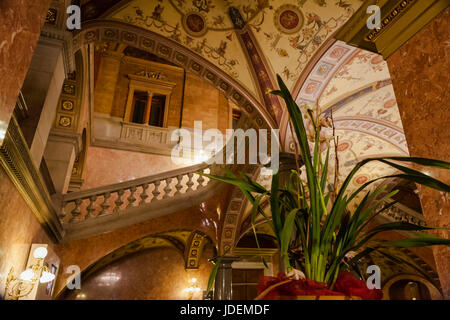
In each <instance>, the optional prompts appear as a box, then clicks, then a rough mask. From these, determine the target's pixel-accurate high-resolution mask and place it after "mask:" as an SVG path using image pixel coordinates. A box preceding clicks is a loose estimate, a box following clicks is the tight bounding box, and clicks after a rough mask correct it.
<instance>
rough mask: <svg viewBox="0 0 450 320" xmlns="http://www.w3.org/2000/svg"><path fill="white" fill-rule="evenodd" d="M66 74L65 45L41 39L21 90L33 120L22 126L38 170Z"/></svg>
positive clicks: (24, 121) (30, 118)
mask: <svg viewBox="0 0 450 320" xmlns="http://www.w3.org/2000/svg"><path fill="white" fill-rule="evenodd" d="M65 74H66V71H65V69H64V57H63V42H62V41H60V40H55V39H46V38H44V37H41V39H40V40H39V42H38V45H37V46H36V50H35V52H34V55H33V59H32V60H31V64H30V69H29V70H28V72H27V76H26V78H25V81H24V83H23V87H22V93H23V96H24V99H25V102H26V103H27V105H28V108H29V109H30V116H29V117H28V118H26V119H24V120H23V121H21V122H20V128H21V130H22V132H23V134H24V137H25V139H26V140H27V143H28V146H29V148H30V152H31V158H32V159H33V162H34V164H35V166H36V167H37V168H39V166H40V164H41V160H42V156H43V154H44V149H45V145H46V142H47V139H48V136H49V133H50V130H51V128H52V127H53V123H54V121H55V116H56V109H57V106H58V99H59V96H60V94H61V89H62V86H63V83H64V78H65Z"/></svg>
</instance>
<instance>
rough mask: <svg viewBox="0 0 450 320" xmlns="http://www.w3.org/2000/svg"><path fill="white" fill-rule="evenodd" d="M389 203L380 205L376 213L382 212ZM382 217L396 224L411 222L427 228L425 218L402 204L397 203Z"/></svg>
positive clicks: (385, 211) (383, 213)
mask: <svg viewBox="0 0 450 320" xmlns="http://www.w3.org/2000/svg"><path fill="white" fill-rule="evenodd" d="M388 203H389V202H383V203H382V204H380V205H379V206H378V207H377V209H376V210H375V211H378V210H380V209H381V208H383V206H385V205H387V204H388ZM382 215H383V216H384V217H386V218H388V219H390V220H394V221H396V222H409V223H412V224H415V225H418V226H425V225H426V222H425V218H424V217H423V215H422V214H420V213H419V212H416V211H414V210H412V209H410V208H408V207H406V206H404V205H402V204H401V203H396V204H394V205H393V206H391V207H389V208H388V209H387V210H384V211H383V212H382Z"/></svg>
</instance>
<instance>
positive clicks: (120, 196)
mask: <svg viewBox="0 0 450 320" xmlns="http://www.w3.org/2000/svg"><path fill="white" fill-rule="evenodd" d="M124 193H125V191H124V190H122V189H121V190H119V191H117V199H116V201H114V203H115V204H116V207H115V208H114V212H115V213H118V212H119V211H120V206H121V205H123V200H122V196H123V194H124Z"/></svg>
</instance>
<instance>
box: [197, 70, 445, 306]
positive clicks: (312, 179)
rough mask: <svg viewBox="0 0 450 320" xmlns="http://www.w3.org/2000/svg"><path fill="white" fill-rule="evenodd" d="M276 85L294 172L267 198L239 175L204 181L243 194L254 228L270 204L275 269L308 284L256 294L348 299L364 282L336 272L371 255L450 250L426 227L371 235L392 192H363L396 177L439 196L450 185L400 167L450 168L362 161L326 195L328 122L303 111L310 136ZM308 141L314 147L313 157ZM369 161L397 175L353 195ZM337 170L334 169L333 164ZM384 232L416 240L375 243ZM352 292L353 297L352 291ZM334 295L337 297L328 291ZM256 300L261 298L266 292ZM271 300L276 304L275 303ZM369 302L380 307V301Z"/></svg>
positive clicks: (275, 183) (282, 282) (289, 282)
mask: <svg viewBox="0 0 450 320" xmlns="http://www.w3.org/2000/svg"><path fill="white" fill-rule="evenodd" d="M277 79H278V85H279V87H280V89H279V90H274V91H271V92H269V93H270V94H275V95H278V96H280V97H282V98H283V99H284V101H285V103H286V107H287V110H288V111H289V115H290V121H291V128H293V130H294V131H295V135H296V137H297V141H298V148H299V150H297V152H296V157H297V160H298V161H297V170H292V174H291V177H290V180H289V183H288V184H287V185H285V186H284V185H283V186H280V184H279V177H278V173H276V174H274V175H273V177H272V185H271V190H266V189H265V188H264V187H263V186H261V185H260V184H258V183H257V182H255V181H252V180H251V179H250V178H249V177H248V176H246V175H245V174H242V173H240V176H239V177H238V176H236V175H235V174H233V173H232V172H231V171H229V170H225V176H217V175H208V174H205V176H207V177H209V178H211V179H216V180H220V181H223V182H226V183H229V184H232V185H235V186H237V187H239V188H240V189H241V191H242V192H243V194H244V195H245V196H246V197H247V199H248V200H249V201H250V202H251V203H252V204H253V209H252V213H251V218H252V223H254V221H255V219H256V216H257V215H259V214H261V215H264V216H266V215H265V213H264V211H263V210H262V208H261V206H260V203H261V201H262V200H263V199H265V198H268V199H269V201H270V211H271V217H266V218H267V219H268V220H269V222H270V224H271V226H272V229H273V232H274V234H275V236H276V240H277V243H278V247H279V250H280V255H281V261H282V263H281V265H283V264H284V266H285V271H286V272H287V273H288V274H292V271H295V270H296V269H299V270H300V271H301V272H296V273H297V274H299V273H300V274H301V275H304V277H305V278H306V279H303V280H293V279H292V278H291V277H289V276H286V275H283V274H282V275H280V276H279V277H278V279H272V280H273V281H272V282H269V283H266V284H265V285H263V288H264V289H265V290H261V291H267V292H266V294H267V293H268V292H270V291H274V290H275V291H276V290H277V289H276V288H278V289H280V288H282V287H283V286H291V287H292V286H293V287H294V288H290V289H289V288H288V289H286V290H284V291H283V290H279V291H278V294H280V292H281V294H280V295H283V292H284V293H285V294H286V292H288V294H289V292H290V291H292V292H294V295H295V292H297V295H298V292H300V293H304V292H311V293H312V294H313V295H316V296H321V295H324V296H330V295H336V294H338V293H339V292H341V293H342V294H341V295H343V296H349V295H351V293H352V292H361V290H362V291H364V290H367V287H365V282H364V283H363V281H361V280H358V279H356V278H353V279H351V276H350V274H349V273H346V272H341V271H344V270H358V262H359V261H360V260H361V259H362V258H364V257H365V256H367V255H368V254H370V253H371V252H372V251H374V250H380V249H381V248H383V247H387V246H395V247H418V246H430V245H447V246H449V245H450V239H442V238H438V237H435V236H433V235H430V234H428V233H425V232H423V231H426V230H430V229H436V228H432V227H425V226H418V225H414V224H410V223H407V222H391V223H384V224H379V225H377V226H375V227H370V222H371V221H373V219H374V218H375V217H376V216H378V215H379V214H381V213H382V212H383V211H384V210H386V209H388V208H389V207H390V206H392V205H394V204H395V203H396V202H395V201H393V202H390V203H389V204H387V205H385V206H383V207H382V209H381V210H378V211H376V208H377V207H378V206H379V204H380V203H381V201H384V200H387V199H389V198H391V197H392V196H393V195H394V194H395V193H396V192H397V191H393V192H390V193H387V194H386V195H384V196H382V197H381V199H378V198H379V195H380V194H382V192H383V191H384V189H385V188H384V187H378V188H375V190H373V191H367V187H368V186H369V185H371V184H372V183H374V182H375V181H379V180H382V179H387V178H393V177H396V178H402V179H406V180H409V181H413V182H415V183H419V184H422V185H425V186H428V187H431V188H434V189H437V190H439V191H443V192H449V191H450V186H449V185H447V184H445V183H443V182H441V181H438V180H436V179H434V178H433V177H431V176H428V175H425V174H423V173H422V172H420V171H417V170H414V169H412V168H409V167H407V166H404V165H403V164H402V163H405V162H406V163H414V164H418V165H422V166H428V167H436V168H444V169H450V163H448V162H444V161H439V160H432V159H425V158H417V157H383V158H369V159H364V160H362V161H360V162H359V163H357V164H356V165H355V166H354V168H353V169H352V170H351V171H350V173H349V174H348V175H347V177H346V178H345V180H344V181H343V182H342V183H339V181H337V178H338V173H337V172H335V178H334V179H335V183H334V187H332V188H330V186H329V185H327V177H328V175H329V173H330V172H329V170H328V167H329V157H330V148H329V147H328V148H327V149H328V150H327V152H326V156H323V154H322V150H321V145H322V146H323V142H324V141H323V137H322V134H321V130H322V127H323V126H326V121H324V119H320V117H319V115H314V113H313V112H312V110H308V111H307V112H306V113H305V118H309V119H308V121H309V122H310V124H309V125H312V128H313V129H312V134H311V131H310V132H308V131H307V130H306V129H305V124H304V121H303V116H304V115H303V114H302V111H301V110H300V108H299V107H298V106H297V104H296V103H295V101H294V99H293V98H292V96H291V94H290V92H289V90H288V89H287V87H286V85H285V84H284V82H283V80H282V79H281V77H280V76H279V75H277ZM308 138H309V140H313V145H312V150H313V151H312V152H311V150H310V146H309V141H308ZM336 144H337V143H335V146H336ZM324 153H325V152H324ZM336 154H337V152H336ZM336 157H337V155H336ZM300 160H301V163H300ZM371 161H379V162H382V163H384V164H387V165H389V166H391V167H393V168H395V169H397V170H398V171H399V172H400V173H398V174H393V175H390V176H385V177H381V178H377V179H374V180H371V181H368V182H366V183H364V184H363V185H362V186H361V187H359V188H358V189H357V190H355V191H351V190H349V184H350V181H351V180H352V178H353V177H354V176H355V174H356V173H357V172H358V170H359V169H360V168H361V167H362V166H364V165H365V164H367V163H369V162H371ZM300 164H302V165H303V166H304V169H303V167H302V169H303V170H304V172H305V174H306V176H305V177H304V179H302V177H301V174H300ZM337 168H338V164H336V169H337ZM362 192H364V196H363V198H362V200H361V201H360V202H359V203H358V204H357V206H356V209H355V210H353V211H352V212H350V210H349V203H350V202H351V201H352V200H354V199H355V197H356V196H357V195H359V194H360V193H362ZM377 197H378V198H377ZM390 230H394V231H402V230H403V231H410V232H412V233H415V234H416V236H415V237H411V238H406V239H403V240H397V241H381V240H377V241H374V237H375V236H376V235H378V234H379V233H381V232H385V231H390ZM255 236H256V234H255ZM216 267H217V265H216V266H215V268H213V271H212V273H211V278H210V281H209V286H211V285H212V282H213V279H214V277H215V273H216V272H217V269H216ZM294 268H295V269H294ZM358 281H359V282H358ZM362 283H363V284H362ZM363 286H364V288H363ZM352 288H353V289H355V290H353V291H352V290H351V289H352ZM338 289H339V291H337V292H336V291H333V290H338ZM347 289H350V290H347ZM308 290H309V291H308ZM358 290H360V291H358ZM260 293H262V294H263V295H264V292H260ZM365 294H367V292H365V293H361V294H359V296H360V297H363V298H364V297H366V298H367V295H366V296H365ZM271 297H272V298H274V296H273V295H272V296H271ZM304 298H306V297H304ZM372 298H374V297H372ZM375 298H380V299H381V297H379V296H378V295H377V297H375Z"/></svg>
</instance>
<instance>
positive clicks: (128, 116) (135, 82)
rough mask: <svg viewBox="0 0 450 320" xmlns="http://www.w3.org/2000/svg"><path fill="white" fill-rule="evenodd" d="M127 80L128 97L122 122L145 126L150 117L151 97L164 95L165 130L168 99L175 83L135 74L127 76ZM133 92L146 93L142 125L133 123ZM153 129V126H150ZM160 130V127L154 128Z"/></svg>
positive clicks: (164, 126)
mask: <svg viewBox="0 0 450 320" xmlns="http://www.w3.org/2000/svg"><path fill="white" fill-rule="evenodd" d="M128 78H129V79H130V82H129V84H128V97H127V102H126V107H125V114H124V121H125V122H129V123H133V124H136V125H139V124H141V125H147V126H150V125H149V124H148V121H149V117H150V109H151V102H152V97H153V95H154V94H158V95H164V96H166V101H165V104H164V121H163V126H162V128H167V121H168V114H169V106H170V98H171V95H172V93H173V89H174V88H175V86H176V83H174V82H170V81H164V80H159V79H153V78H148V77H144V76H139V75H135V74H129V75H128ZM135 91H144V92H147V94H148V97H147V106H146V109H145V113H144V123H135V122H133V121H132V120H133V112H134V100H135V99H134V93H135ZM151 127H155V126H151ZM155 128H161V127H155Z"/></svg>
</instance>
